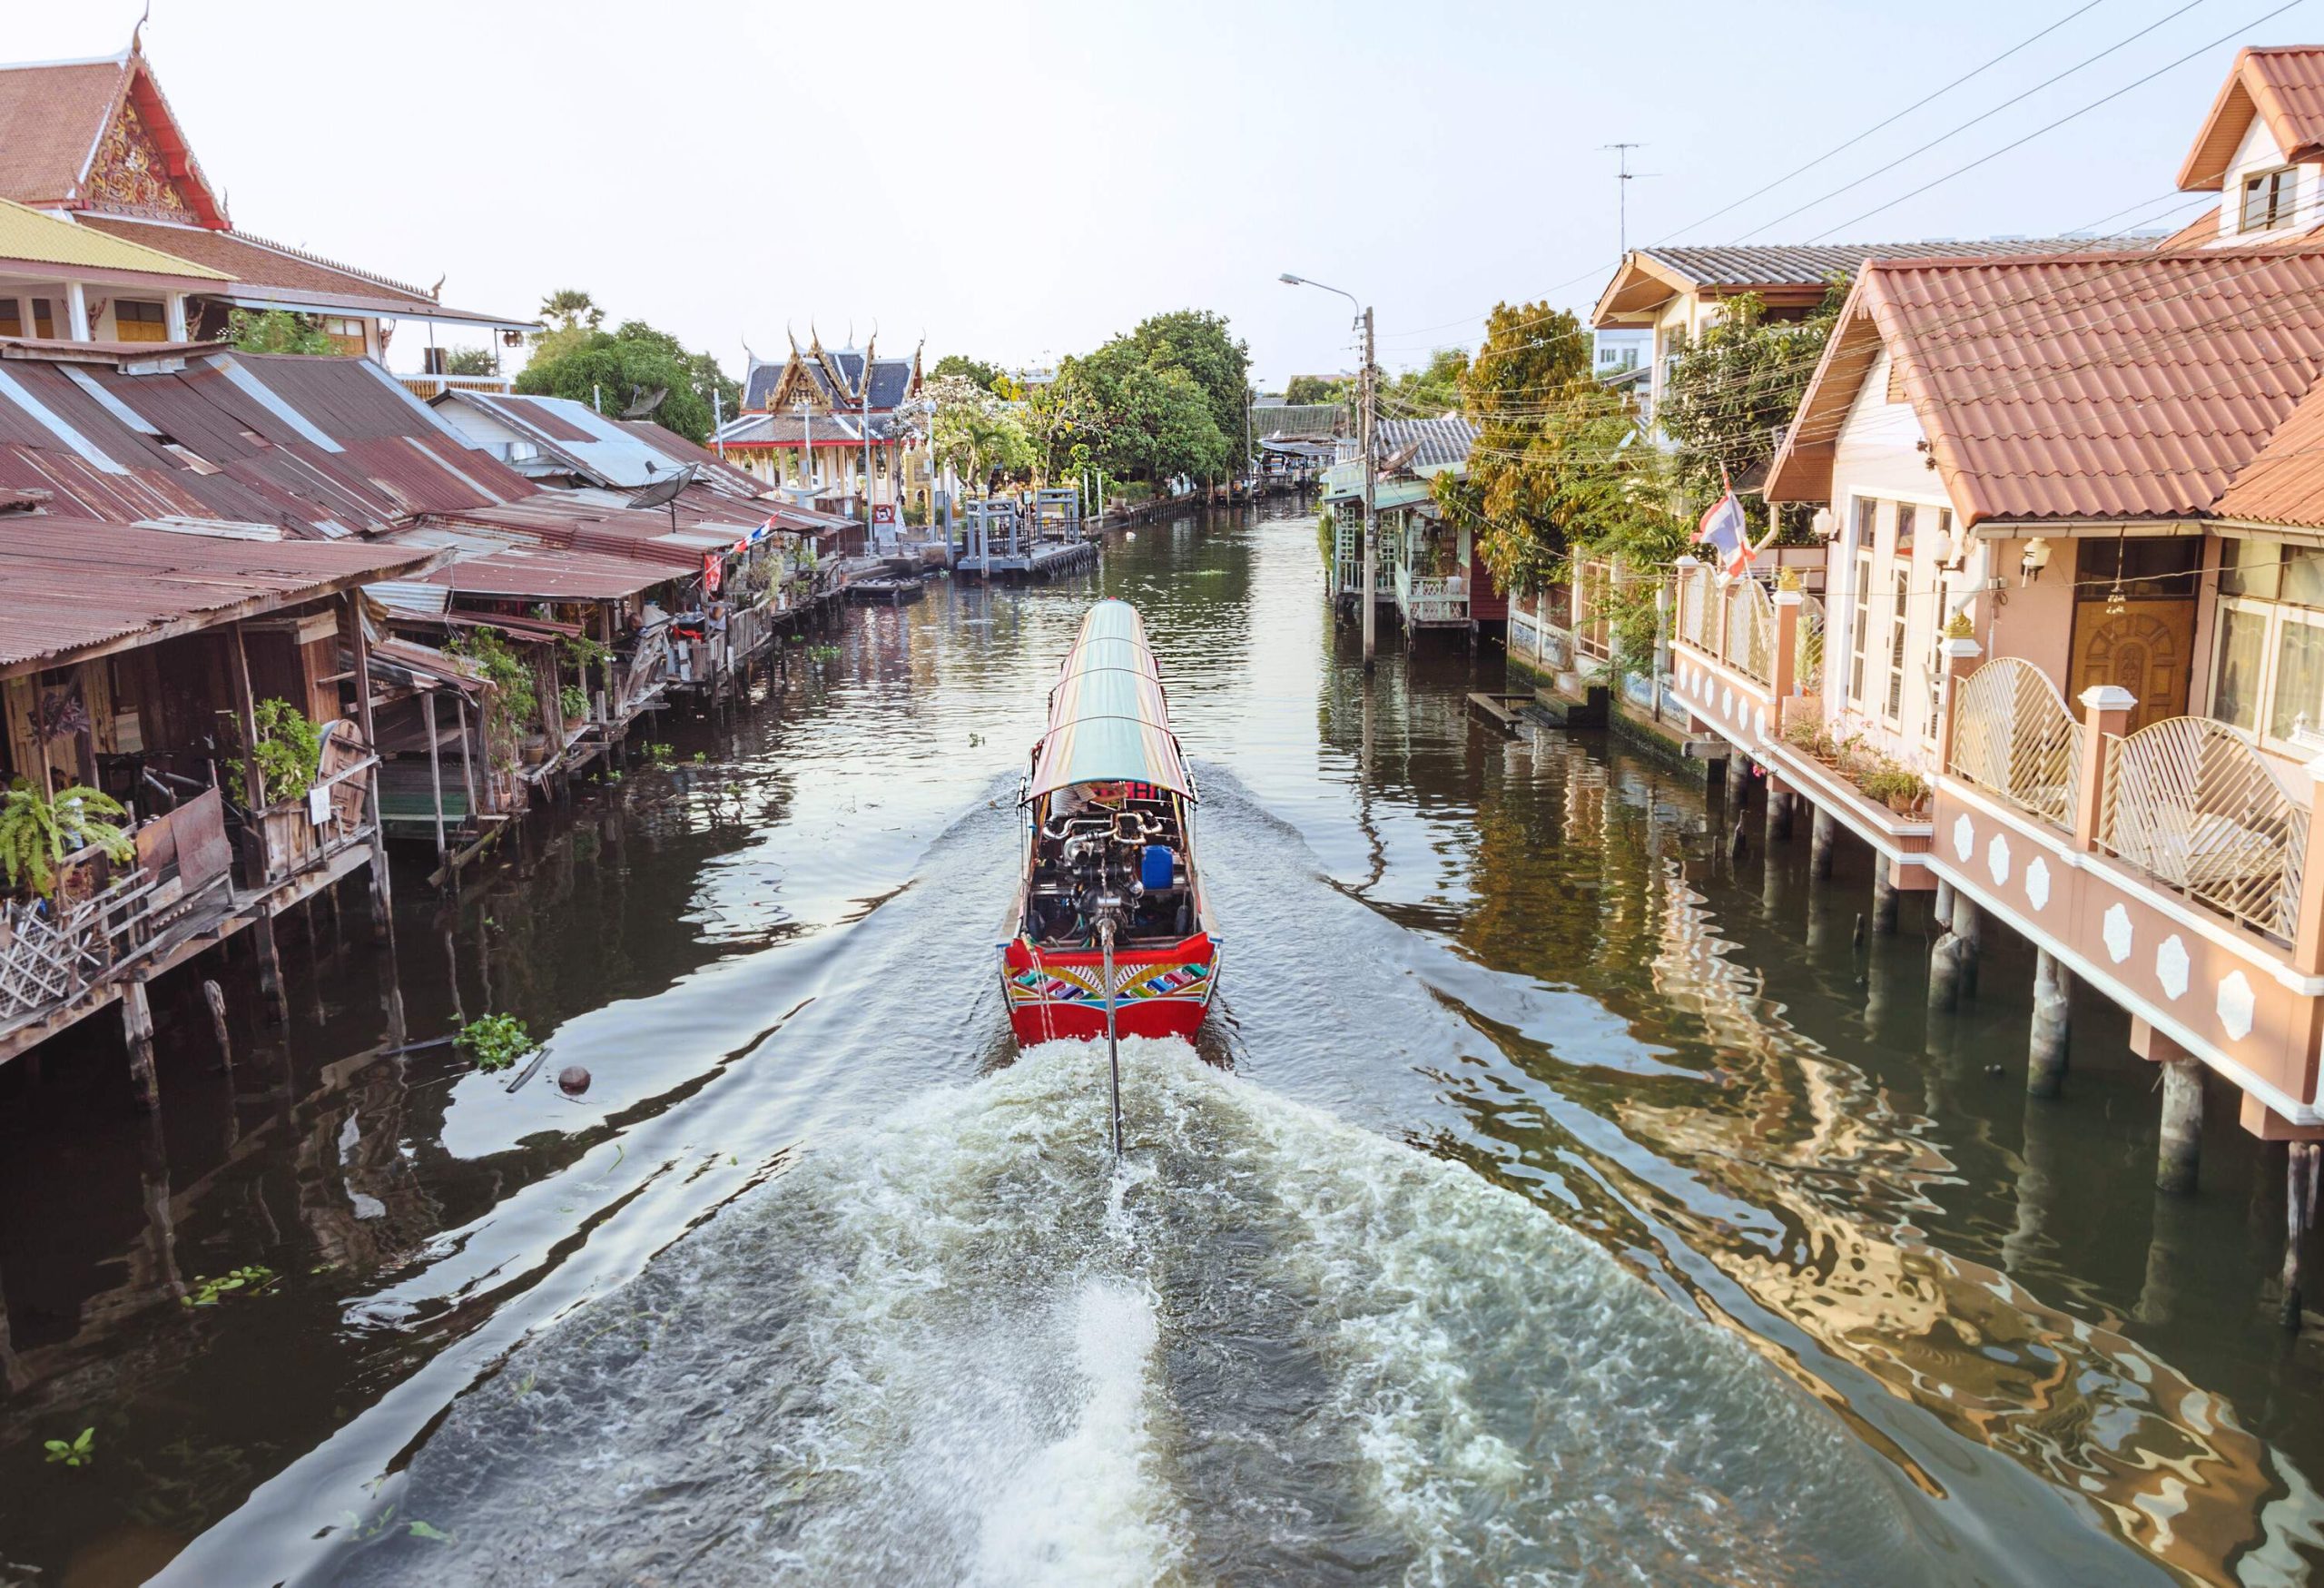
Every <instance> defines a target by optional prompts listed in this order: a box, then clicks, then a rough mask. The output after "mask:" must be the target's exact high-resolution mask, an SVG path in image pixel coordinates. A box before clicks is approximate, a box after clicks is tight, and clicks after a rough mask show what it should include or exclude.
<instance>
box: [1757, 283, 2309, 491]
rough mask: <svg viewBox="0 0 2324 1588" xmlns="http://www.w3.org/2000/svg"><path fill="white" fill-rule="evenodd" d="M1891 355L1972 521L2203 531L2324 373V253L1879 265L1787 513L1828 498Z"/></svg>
mask: <svg viewBox="0 0 2324 1588" xmlns="http://www.w3.org/2000/svg"><path fill="white" fill-rule="evenodd" d="M1884 345H1885V346H1886V348H1887V350H1889V351H1890V352H1891V353H1892V354H1894V355H1895V357H1896V360H1897V363H1898V365H1899V367H1900V369H1901V370H1902V373H1903V376H1904V380H1905V390H1906V392H1907V394H1908V395H1909V397H1910V399H1911V401H1912V404H1913V407H1914V409H1915V414H1916V415H1917V417H1918V419H1919V421H1920V424H1921V426H1922V428H1923V429H1924V430H1925V433H1926V435H1927V437H1928V440H1929V445H1930V449H1931V456H1932V458H1933V459H1935V463H1936V466H1937V468H1938V469H1939V471H1940V473H1941V475H1942V477H1943V478H1944V480H1945V486H1946V488H1947V489H1948V491H1949V492H1950V493H1951V495H1952V497H1953V500H1954V504H1955V508H1956V509H1957V510H1958V511H1959V512H1960V514H1961V516H1962V519H1963V521H1964V523H1965V524H1974V523H1977V522H1980V521H1983V520H1985V519H1989V518H2000V519H2007V520H2033V519H2043V518H2097V519H2101V520H2109V521H2111V520H2114V519H2121V518H2197V517H2202V516H2205V515H2208V514H2210V513H2211V512H2213V511H2214V510H2215V509H2216V508H2217V505H2218V504H2219V502H2220V500H2221V496H2222V494H2223V493H2224V492H2225V491H2226V490H2227V489H2228V487H2229V485H2230V482H2232V481H2233V480H2234V479H2235V478H2237V476H2238V474H2239V473H2240V471H2241V470H2242V469H2244V468H2245V467H2246V466H2247V465H2248V464H2250V462H2251V461H2252V460H2253V459H2254V458H2256V457H2257V456H2258V455H2259V454H2260V451H2261V450H2262V449H2264V448H2266V447H2268V446H2269V444H2270V440H2271V439H2272V438H2273V437H2274V436H2275V434H2276V431H2277V429H2278V427H2279V426H2280V425H2282V424H2283V423H2284V422H2285V420H2286V419H2288V418H2290V415H2291V414H2292V412H2293V410H2294V409H2295V408H2297V407H2298V406H2299V404H2300V402H2301V400H2302V399H2305V398H2306V397H2307V396H2308V395H2309V392H2310V390H2313V389H2314V388H2315V387H2316V385H2317V381H2318V378H2319V375H2320V374H2324V250H2310V251H2307V252H2266V253H2250V252H2214V253H2174V254H2158V253H2152V252H2142V253H2117V254H2094V255H2078V256H2074V257H2072V258H2063V259H2015V260H1993V261H1987V260H1956V261H1910V262H1896V261H1873V262H1872V263H1870V264H1868V265H1867V266H1866V269H1865V271H1864V273H1863V274H1862V275H1861V276H1860V277H1859V278H1858V280H1857V282H1856V290H1855V291H1854V293H1853V294H1852V295H1851V297H1850V299H1849V307H1848V309H1847V311H1846V312H1845V313H1844V315H1843V317H1842V324H1841V328H1840V330H1838V331H1837V332H1836V333H1835V335H1834V336H1833V338H1832V340H1831V341H1830V343H1829V344H1828V345H1827V347H1826V349H1825V351H1824V357H1823V360H1822V362H1821V363H1820V364H1819V365H1818V366H1817V371H1816V375H1815V378H1814V380H1812V381H1811V382H1810V384H1809V388H1808V391H1807V396H1806V397H1805V398H1804V399H1803V400H1802V402H1801V404H1800V408H1799V411H1798V415H1797V419H1796V420H1795V422H1794V424H1793V426H1792V433H1791V435H1790V436H1789V437H1788V438H1787V439H1786V442H1785V444H1784V448H1783V449H1782V450H1781V451H1780V452H1779V453H1778V454H1777V459H1776V466H1775V470H1774V476H1773V478H1771V480H1770V488H1771V494H1772V495H1773V496H1774V498H1776V499H1777V500H1783V501H1822V500H1826V499H1827V498H1828V495H1829V492H1830V489H1831V469H1832V454H1833V450H1834V442H1835V440H1836V438H1837V433H1838V430H1839V427H1840V425H1841V423H1842V421H1843V419H1844V418H1845V415H1846V411H1847V409H1848V407H1849V406H1850V405H1851V404H1852V403H1853V402H1854V401H1855V399H1856V393H1857V391H1858V390H1860V389H1861V388H1862V386H1863V383H1864V380H1865V379H1866V376H1867V375H1868V374H1869V373H1870V371H1871V370H1872V369H1873V368H1874V366H1875V364H1876V360H1877V355H1878V353H1879V351H1880V349H1881V347H1882V346H1884Z"/></svg>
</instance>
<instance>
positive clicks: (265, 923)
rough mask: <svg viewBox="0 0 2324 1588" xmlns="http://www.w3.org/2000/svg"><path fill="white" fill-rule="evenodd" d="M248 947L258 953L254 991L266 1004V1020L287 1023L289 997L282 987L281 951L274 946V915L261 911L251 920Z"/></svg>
mask: <svg viewBox="0 0 2324 1588" xmlns="http://www.w3.org/2000/svg"><path fill="white" fill-rule="evenodd" d="M251 951H252V952H255V953H256V954H257V956H258V995H259V999H260V1001H261V1002H263V1003H264V1004H265V1005H266V1018H267V1021H269V1023H271V1024H273V1025H278V1026H282V1025H289V1024H290V1023H291V1000H290V998H289V996H288V995H287V994H285V993H284V991H283V990H282V955H281V952H278V950H277V949H276V947H275V942H274V917H272V916H271V915H261V916H260V917H259V918H258V920H256V921H255V922H251Z"/></svg>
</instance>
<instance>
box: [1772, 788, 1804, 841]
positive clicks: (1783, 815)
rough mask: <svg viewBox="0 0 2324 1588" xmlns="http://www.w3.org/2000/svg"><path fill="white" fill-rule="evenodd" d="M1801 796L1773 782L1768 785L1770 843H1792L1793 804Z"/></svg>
mask: <svg viewBox="0 0 2324 1588" xmlns="http://www.w3.org/2000/svg"><path fill="white" fill-rule="evenodd" d="M1798 797H1799V796H1798V795H1797V794H1793V793H1792V792H1791V790H1789V789H1787V788H1779V787H1777V785H1776V784H1775V783H1774V781H1773V780H1769V782H1768V843H1789V842H1790V841H1791V807H1792V802H1793V801H1794V800H1796V799H1797V798H1798Z"/></svg>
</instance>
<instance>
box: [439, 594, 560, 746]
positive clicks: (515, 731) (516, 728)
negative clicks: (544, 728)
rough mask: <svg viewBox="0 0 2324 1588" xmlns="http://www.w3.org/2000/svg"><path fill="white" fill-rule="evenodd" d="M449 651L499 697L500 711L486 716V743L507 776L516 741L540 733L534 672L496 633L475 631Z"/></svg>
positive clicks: (474, 629)
mask: <svg viewBox="0 0 2324 1588" xmlns="http://www.w3.org/2000/svg"><path fill="white" fill-rule="evenodd" d="M446 648H448V650H450V652H451V653H452V654H453V655H454V656H459V657H462V658H464V659H465V660H468V661H471V662H474V663H475V664H476V665H477V666H478V668H480V669H481V670H482V671H483V673H484V676H485V678H486V679H487V681H488V682H489V683H490V684H491V685H492V686H493V687H494V688H495V689H497V690H498V691H499V693H500V709H499V710H498V711H497V712H494V711H489V710H487V712H486V713H485V734H484V739H485V747H486V750H487V753H488V754H489V755H491V757H492V764H493V766H494V768H495V769H497V770H498V771H501V772H506V771H507V770H508V769H509V768H510V767H512V766H514V765H516V764H517V741H518V740H519V739H522V738H525V737H526V736H527V735H532V734H536V733H538V732H539V731H540V726H541V701H540V695H539V694H538V692H537V689H536V687H535V686H534V681H533V670H532V669H531V668H530V667H528V666H526V665H525V663H524V661H523V660H522V659H521V658H520V657H519V656H517V653H516V652H514V651H512V650H510V649H509V648H508V646H507V642H506V641H504V640H503V639H502V638H501V637H500V636H499V634H498V632H497V631H496V630H494V629H489V628H472V629H470V630H468V633H466V634H464V635H462V636H459V638H458V639H456V640H454V641H453V642H452V643H451V645H450V646H448V647H446Z"/></svg>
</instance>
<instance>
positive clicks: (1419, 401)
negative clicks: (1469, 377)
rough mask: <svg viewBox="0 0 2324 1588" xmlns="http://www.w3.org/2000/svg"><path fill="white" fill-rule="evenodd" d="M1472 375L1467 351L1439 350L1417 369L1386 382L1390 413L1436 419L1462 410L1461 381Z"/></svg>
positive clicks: (1385, 396) (1463, 349)
mask: <svg viewBox="0 0 2324 1588" xmlns="http://www.w3.org/2000/svg"><path fill="white" fill-rule="evenodd" d="M1468 372H1469V353H1468V350H1467V349H1465V348H1439V349H1437V350H1435V351H1434V352H1433V353H1431V354H1430V355H1429V356H1428V362H1427V364H1426V365H1425V366H1423V368H1421V369H1418V370H1405V371H1404V372H1403V374H1401V375H1398V376H1397V377H1396V378H1395V379H1394V380H1390V381H1386V382H1384V392H1383V395H1384V398H1385V399H1386V401H1387V403H1388V408H1389V411H1390V412H1392V413H1397V414H1402V415H1404V416H1406V417H1419V418H1426V419H1433V418H1435V417H1436V416H1438V415H1440V414H1446V413H1458V412H1459V411H1460V410H1461V402H1462V393H1461V378H1462V376H1464V375H1466V374H1467V373H1468Z"/></svg>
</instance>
